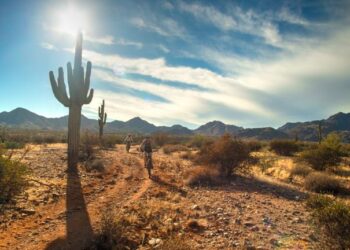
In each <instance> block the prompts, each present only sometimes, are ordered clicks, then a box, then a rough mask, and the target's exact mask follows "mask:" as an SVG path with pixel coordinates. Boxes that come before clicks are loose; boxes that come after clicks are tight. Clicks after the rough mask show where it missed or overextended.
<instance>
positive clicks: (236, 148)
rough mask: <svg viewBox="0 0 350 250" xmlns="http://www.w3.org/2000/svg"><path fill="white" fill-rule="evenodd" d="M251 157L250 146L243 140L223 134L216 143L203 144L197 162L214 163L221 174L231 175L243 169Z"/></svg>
mask: <svg viewBox="0 0 350 250" xmlns="http://www.w3.org/2000/svg"><path fill="white" fill-rule="evenodd" d="M250 159H251V157H250V150H249V147H248V146H247V145H246V144H245V143H244V142H242V141H240V140H236V139H232V137H231V136H230V135H229V134H226V135H224V136H222V137H221V138H220V139H218V140H216V141H215V142H214V143H210V144H207V145H206V146H203V147H202V149H201V150H200V152H199V154H198V157H197V162H198V163H200V164H204V165H209V166H210V165H214V166H216V167H218V168H219V170H220V174H221V175H222V176H224V177H230V176H231V175H232V173H233V172H234V171H236V170H240V169H243V168H244V167H245V166H247V165H246V164H245V163H247V162H248V161H249V160H250Z"/></svg>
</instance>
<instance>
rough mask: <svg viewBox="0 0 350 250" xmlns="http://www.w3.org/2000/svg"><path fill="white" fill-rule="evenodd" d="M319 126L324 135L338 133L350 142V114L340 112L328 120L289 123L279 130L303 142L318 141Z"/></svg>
mask: <svg viewBox="0 0 350 250" xmlns="http://www.w3.org/2000/svg"><path fill="white" fill-rule="evenodd" d="M319 124H321V128H322V134H323V135H327V134H329V133H331V132H338V133H340V134H342V135H343V139H344V141H350V140H348V139H349V138H350V113H348V114H345V113H342V112H339V113H337V114H335V115H332V116H330V117H329V118H328V119H323V120H315V121H310V122H295V123H291V122H289V123H286V124H285V125H283V126H282V127H280V128H278V130H279V131H281V132H284V133H286V134H288V135H289V136H290V137H295V136H298V138H299V139H301V140H305V141H317V140H318V126H319Z"/></svg>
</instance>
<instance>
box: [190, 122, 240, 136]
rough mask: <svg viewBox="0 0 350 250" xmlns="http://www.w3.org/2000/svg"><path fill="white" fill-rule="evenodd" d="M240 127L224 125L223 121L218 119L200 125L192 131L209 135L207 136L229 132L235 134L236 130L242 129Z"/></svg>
mask: <svg viewBox="0 0 350 250" xmlns="http://www.w3.org/2000/svg"><path fill="white" fill-rule="evenodd" d="M242 129H243V128H242V127H237V126H235V125H226V124H225V123H223V122H220V121H212V122H208V123H207V124H204V125H202V126H200V127H199V128H197V129H195V130H194V132H195V133H196V134H203V135H209V136H220V135H223V134H225V133H229V134H237V133H238V131H240V130H242Z"/></svg>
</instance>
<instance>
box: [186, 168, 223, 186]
mask: <svg viewBox="0 0 350 250" xmlns="http://www.w3.org/2000/svg"><path fill="white" fill-rule="evenodd" d="M184 181H185V184H186V185H188V186H215V185H218V184H220V183H221V181H220V172H219V170H218V169H217V168H213V167H195V168H193V169H189V170H187V171H186V172H185V174H184Z"/></svg>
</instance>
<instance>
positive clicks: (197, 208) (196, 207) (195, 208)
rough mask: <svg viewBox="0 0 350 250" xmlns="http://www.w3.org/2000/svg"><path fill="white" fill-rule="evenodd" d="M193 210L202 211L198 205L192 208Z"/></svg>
mask: <svg viewBox="0 0 350 250" xmlns="http://www.w3.org/2000/svg"><path fill="white" fill-rule="evenodd" d="M191 209H192V210H200V207H199V206H198V205H197V204H195V205H193V206H192V207H191Z"/></svg>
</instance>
